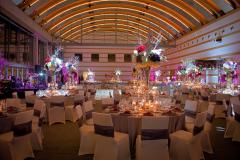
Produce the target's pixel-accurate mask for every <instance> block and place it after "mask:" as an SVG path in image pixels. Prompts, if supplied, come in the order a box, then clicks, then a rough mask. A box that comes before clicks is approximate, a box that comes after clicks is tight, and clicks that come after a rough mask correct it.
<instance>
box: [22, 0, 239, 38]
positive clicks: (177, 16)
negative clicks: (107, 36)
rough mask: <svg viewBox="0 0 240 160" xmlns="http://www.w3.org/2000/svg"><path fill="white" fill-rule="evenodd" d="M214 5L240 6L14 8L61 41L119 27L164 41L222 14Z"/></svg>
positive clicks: (79, 3) (78, 3) (124, 1)
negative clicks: (151, 35) (149, 33)
mask: <svg viewBox="0 0 240 160" xmlns="http://www.w3.org/2000/svg"><path fill="white" fill-rule="evenodd" d="M220 1H221V2H220ZM218 3H221V4H222V3H224V5H226V6H231V8H232V9H235V8H237V7H239V6H240V0H75V1H73V0H48V1H41V0H23V1H22V2H21V3H19V4H18V7H19V8H20V9H22V10H23V11H24V12H25V13H27V14H28V15H29V16H30V17H31V18H32V19H33V20H35V21H36V22H37V23H39V24H40V25H41V26H42V27H43V28H44V29H46V31H48V32H49V33H51V34H53V35H55V36H60V37H62V38H64V39H67V38H72V37H73V38H83V36H84V35H85V34H88V33H90V32H91V33H93V32H103V31H116V30H117V27H116V26H121V27H123V29H124V30H125V32H127V33H131V34H132V32H133V33H134V34H136V30H137V34H140V33H141V34H142V35H141V36H142V37H147V34H148V32H152V33H153V36H154V37H156V36H157V35H158V33H159V32H161V33H162V35H163V36H164V40H172V39H175V38H177V37H179V36H181V35H183V34H184V33H186V32H189V31H191V30H194V29H195V28H197V27H199V26H201V25H204V24H206V23H208V22H209V21H211V20H213V19H216V18H218V17H220V16H222V15H224V14H225V12H224V8H221V7H222V5H220V4H218ZM114 18H115V21H114ZM110 19H111V20H110ZM109 21H112V22H111V23H110V24H109ZM96 25H100V26H96ZM134 25H135V27H134ZM94 26H95V27H97V29H92V28H93V27H94ZM103 26H104V27H103ZM101 28H104V29H101ZM136 28H137V29H136ZM122 31H123V30H122ZM123 32H124V31H123ZM79 33H81V35H79ZM83 33H84V34H83ZM71 40H74V39H71Z"/></svg>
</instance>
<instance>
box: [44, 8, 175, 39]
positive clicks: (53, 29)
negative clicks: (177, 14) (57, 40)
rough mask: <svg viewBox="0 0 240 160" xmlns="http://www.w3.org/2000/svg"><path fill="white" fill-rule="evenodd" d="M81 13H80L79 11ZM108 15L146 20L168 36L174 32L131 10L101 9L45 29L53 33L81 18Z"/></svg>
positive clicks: (79, 20) (150, 25) (172, 35)
mask: <svg viewBox="0 0 240 160" xmlns="http://www.w3.org/2000/svg"><path fill="white" fill-rule="evenodd" d="M79 14H81V13H79ZM108 15H121V16H125V17H126V19H134V18H135V19H136V20H139V21H142V22H146V24H147V23H149V27H150V28H152V27H153V26H154V25H155V26H157V27H159V29H160V30H162V32H163V33H165V35H166V37H168V36H167V35H169V36H170V37H172V38H174V32H172V31H171V30H169V29H168V28H166V27H165V26H163V25H162V24H161V23H159V22H158V21H153V19H151V18H149V17H146V16H143V15H140V14H137V13H134V12H131V11H128V12H126V11H101V12H97V13H94V12H91V13H89V14H87V15H84V16H82V17H81V19H79V18H77V19H75V18H70V19H69V20H68V21H66V22H65V23H61V22H60V21H57V22H55V23H54V24H53V25H51V26H49V28H48V29H47V31H51V32H54V33H57V32H58V31H59V30H63V29H64V28H66V27H68V26H70V25H72V24H74V23H79V22H81V21H82V20H85V19H88V18H94V17H98V16H103V17H104V16H108Z"/></svg>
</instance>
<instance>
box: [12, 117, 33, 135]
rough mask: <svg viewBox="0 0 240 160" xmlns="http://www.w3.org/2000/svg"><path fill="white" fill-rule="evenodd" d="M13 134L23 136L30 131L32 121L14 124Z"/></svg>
mask: <svg viewBox="0 0 240 160" xmlns="http://www.w3.org/2000/svg"><path fill="white" fill-rule="evenodd" d="M13 132H14V136H16V137H17V136H24V135H26V134H29V133H31V132H32V121H29V122H26V123H22V124H18V125H14V126H13Z"/></svg>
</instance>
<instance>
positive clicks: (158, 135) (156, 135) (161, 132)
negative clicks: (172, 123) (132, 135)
mask: <svg viewBox="0 0 240 160" xmlns="http://www.w3.org/2000/svg"><path fill="white" fill-rule="evenodd" d="M168 137H169V133H168V129H142V131H141V139H142V140H158V139H168Z"/></svg>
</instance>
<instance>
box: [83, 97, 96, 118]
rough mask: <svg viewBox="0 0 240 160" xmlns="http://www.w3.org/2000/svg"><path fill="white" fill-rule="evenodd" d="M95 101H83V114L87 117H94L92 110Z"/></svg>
mask: <svg viewBox="0 0 240 160" xmlns="http://www.w3.org/2000/svg"><path fill="white" fill-rule="evenodd" d="M93 110H94V108H93V102H92V101H91V100H88V101H86V102H84V103H83V115H84V118H85V119H87V120H88V119H91V118H92V112H93Z"/></svg>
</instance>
